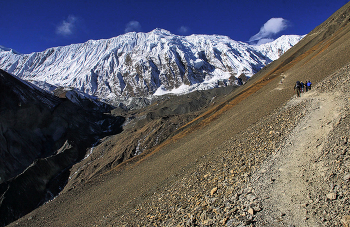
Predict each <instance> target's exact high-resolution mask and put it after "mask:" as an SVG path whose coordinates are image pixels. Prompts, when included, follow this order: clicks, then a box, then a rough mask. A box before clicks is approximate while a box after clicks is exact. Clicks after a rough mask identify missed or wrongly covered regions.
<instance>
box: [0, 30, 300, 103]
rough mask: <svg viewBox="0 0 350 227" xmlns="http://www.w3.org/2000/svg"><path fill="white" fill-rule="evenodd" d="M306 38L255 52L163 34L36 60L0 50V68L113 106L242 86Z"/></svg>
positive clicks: (211, 39)
mask: <svg viewBox="0 0 350 227" xmlns="http://www.w3.org/2000/svg"><path fill="white" fill-rule="evenodd" d="M302 37H303V36H297V35H290V36H282V37H281V38H279V39H277V40H275V41H274V42H272V43H267V44H264V45H261V46H252V45H248V44H246V43H243V42H237V41H234V40H231V39H230V38H229V37H226V36H217V35H191V36H177V35H174V34H171V33H170V32H168V31H166V30H163V29H155V30H153V31H151V32H149V33H135V32H133V33H127V34H124V35H121V36H118V37H115V38H111V39H106V40H90V41H88V42H85V43H82V44H73V45H70V46H64V47H55V48H50V49H47V50H46V51H43V52H39V53H32V54H18V53H16V52H14V51H13V50H11V49H6V48H4V47H2V48H0V67H1V68H2V69H3V70H5V71H7V72H8V73H11V74H13V75H16V76H18V77H19V78H21V79H24V80H26V81H30V82H32V83H35V84H36V85H38V86H40V87H42V88H44V89H46V90H54V89H55V88H57V87H65V88H67V87H70V88H75V89H77V90H78V91H80V92H83V93H86V94H88V95H91V96H95V97H97V98H99V99H100V100H103V101H105V102H108V103H110V104H113V105H118V104H119V103H120V102H122V103H124V104H126V105H128V104H129V103H128V101H127V100H128V98H132V97H137V98H140V97H143V98H145V97H148V96H150V95H162V94H165V93H188V92H191V91H194V90H205V89H210V88H214V87H219V86H227V85H228V84H237V83H240V82H239V81H238V80H237V78H238V77H240V76H241V75H242V76H243V75H244V76H247V77H250V76H252V75H253V74H254V73H256V72H258V71H259V70H260V69H261V68H263V67H264V66H266V65H267V64H269V63H270V62H272V61H274V60H276V59H278V58H279V57H280V56H281V55H282V54H283V53H284V52H286V51H287V50H288V49H289V48H290V47H292V46H293V45H295V44H296V43H297V42H298V41H299V40H301V39H302Z"/></svg>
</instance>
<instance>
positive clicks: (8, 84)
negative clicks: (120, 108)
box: [0, 70, 124, 225]
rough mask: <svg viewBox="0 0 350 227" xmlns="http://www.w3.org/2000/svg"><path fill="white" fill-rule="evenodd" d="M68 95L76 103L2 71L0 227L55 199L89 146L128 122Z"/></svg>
mask: <svg viewBox="0 0 350 227" xmlns="http://www.w3.org/2000/svg"><path fill="white" fill-rule="evenodd" d="M70 93H71V94H70V95H67V96H69V97H75V102H74V103H73V102H72V101H70V100H69V99H68V98H58V97H56V96H53V95H52V94H49V93H48V92H46V91H44V90H42V89H39V88H37V87H35V86H34V85H32V84H30V83H28V82H25V81H22V80H20V79H18V78H16V77H14V76H12V75H10V74H8V73H6V72H5V71H2V70H0V95H1V97H2V98H1V99H0V195H1V197H0V198H1V199H0V213H1V215H0V225H4V224H7V223H9V222H11V221H13V220H15V219H17V218H19V217H21V216H23V215H24V214H26V213H28V212H30V211H31V210H33V209H35V208H36V207H37V206H38V205H40V204H42V203H43V202H45V201H47V200H48V199H51V198H53V197H54V196H56V195H57V194H58V193H59V192H60V191H61V189H62V188H63V187H64V185H65V184H66V183H67V179H68V176H69V169H70V167H71V166H72V165H73V164H75V163H77V162H78V161H80V160H82V159H83V158H84V156H85V154H86V151H87V149H88V148H89V147H91V146H92V145H93V144H94V143H96V142H97V141H98V140H99V139H100V138H102V137H104V136H107V135H110V134H117V133H120V132H121V130H122V129H121V124H122V123H123V121H124V118H122V117H113V116H111V115H108V114H103V112H101V111H96V110H94V109H98V108H99V107H96V103H95V102H92V101H91V100H88V99H84V98H82V97H80V96H79V95H74V94H73V92H70ZM103 106H105V105H102V107H103ZM105 107H106V106H105ZM102 109H103V108H102Z"/></svg>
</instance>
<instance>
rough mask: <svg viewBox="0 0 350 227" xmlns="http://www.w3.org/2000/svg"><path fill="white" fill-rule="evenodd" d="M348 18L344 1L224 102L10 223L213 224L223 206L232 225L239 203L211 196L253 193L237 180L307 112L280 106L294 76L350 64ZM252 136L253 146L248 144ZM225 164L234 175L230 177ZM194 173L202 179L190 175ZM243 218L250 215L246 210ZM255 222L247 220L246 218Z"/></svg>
mask: <svg viewBox="0 0 350 227" xmlns="http://www.w3.org/2000/svg"><path fill="white" fill-rule="evenodd" d="M349 18H350V3H347V4H346V5H345V6H344V7H342V8H341V9H339V10H338V11H337V12H336V13H334V14H333V15H332V16H331V17H330V18H329V19H328V20H326V21H325V22H324V23H323V24H321V25H320V26H318V27H317V28H315V29H314V30H313V31H311V32H310V33H309V34H308V35H307V36H306V37H305V38H304V39H303V40H302V41H300V42H299V43H298V44H297V45H296V46H294V47H293V48H291V49H290V50H289V51H288V52H286V53H285V54H284V55H283V56H282V57H281V58H280V59H279V60H277V61H275V62H273V63H271V64H270V65H269V66H267V67H265V68H264V69H263V70H261V71H260V72H259V73H257V74H256V75H255V76H254V77H253V78H251V80H249V81H248V83H246V84H245V85H244V86H242V87H240V88H238V89H236V90H234V91H233V92H232V93H230V94H229V95H227V97H226V100H225V101H223V102H221V103H220V104H218V105H216V106H214V107H212V108H209V109H208V110H207V111H206V112H205V113H203V114H202V115H200V116H198V117H196V118H195V119H194V120H192V121H191V122H190V123H188V124H186V125H185V126H183V127H182V128H180V129H179V130H178V131H175V133H174V134H173V136H172V137H171V138H169V139H167V140H166V141H165V142H163V143H162V144H160V145H159V146H158V147H156V148H154V149H152V150H149V151H148V152H147V153H144V154H143V155H142V156H139V157H138V158H137V159H134V160H133V159H132V160H131V161H129V162H127V163H124V164H123V163H122V164H120V165H116V166H115V167H114V168H112V170H110V171H107V172H101V173H103V174H100V175H97V176H95V177H93V178H91V179H90V180H89V181H87V182H82V184H79V185H78V186H77V187H70V188H68V189H66V190H65V191H64V192H63V193H61V195H60V196H58V197H57V198H56V199H54V200H53V201H51V202H49V203H47V204H45V205H43V206H41V207H39V208H38V209H36V210H34V211H33V212H31V213H29V214H28V215H26V216H24V217H23V218H21V219H19V220H18V221H16V222H14V223H12V225H16V224H18V225H20V226H97V225H103V226H106V225H109V224H110V225H114V226H120V225H121V224H125V225H127V224H129V225H127V226H137V225H140V226H144V225H152V224H155V225H159V226H162V225H169V226H173V225H176V223H180V222H181V223H182V224H183V225H186V223H187V224H188V225H194V223H196V224H202V225H210V224H215V221H210V220H214V217H215V215H216V213H218V210H220V209H222V211H221V214H220V215H221V216H220V217H222V220H220V222H222V223H224V224H225V223H226V224H227V223H228V221H229V220H230V217H233V216H234V215H236V213H237V212H238V211H237V210H238V209H239V208H237V209H236V210H235V211H232V210H230V212H231V213H229V212H228V210H226V211H227V212H226V211H224V208H222V207H221V208H220V205H219V203H220V204H221V202H222V203H224V202H227V200H229V199H228V197H224V196H223V197H220V198H221V199H219V198H214V195H215V194H220V193H221V191H220V190H223V188H224V187H230V190H231V191H230V193H229V194H230V196H234V195H237V194H244V193H246V194H247V195H248V194H249V193H247V192H240V193H239V191H235V190H238V189H237V188H236V186H237V187H238V186H239V185H240V184H242V182H243V183H245V181H246V180H245V177H247V176H249V175H250V174H251V173H252V172H253V171H254V170H255V169H257V168H259V166H260V165H261V164H262V163H263V161H264V160H265V159H267V158H268V157H270V156H271V155H272V154H274V149H275V148H277V147H278V146H279V145H280V144H283V141H284V140H285V139H286V138H287V137H288V135H289V134H288V133H290V132H291V131H292V130H293V128H294V127H296V125H297V123H298V120H300V119H301V118H302V117H303V116H304V115H305V114H306V113H307V111H304V112H303V111H302V110H304V109H303V108H306V106H307V104H308V101H307V100H305V102H301V103H300V104H298V105H296V107H295V108H292V109H288V108H284V109H283V108H282V110H280V108H281V107H282V106H283V105H284V104H286V103H287V101H288V100H290V99H291V98H292V97H293V96H294V91H293V86H294V83H295V81H296V80H301V81H305V80H310V81H311V82H312V83H313V85H316V84H318V83H319V82H321V81H322V80H323V79H325V78H326V77H328V76H330V75H332V74H333V73H335V72H337V71H338V70H340V69H341V68H343V67H345V66H347V65H348V64H349V63H350V32H349V30H350V25H349V22H350V20H349ZM314 94H316V92H315V93H314ZM279 111H280V112H279ZM278 114H279V115H278ZM271 116H273V118H272V117H271ZM270 126H271V127H272V128H271V127H270ZM277 129H278V130H277ZM238 142H239V143H238ZM253 142H254V146H253V145H251V147H245V146H246V145H245V144H250V143H253ZM241 148H242V149H241ZM243 148H245V149H243ZM228 151H230V152H228ZM228 160H229V161H228ZM224 170H225V171H226V172H225V174H230V175H231V176H232V174H234V177H233V178H232V179H228V178H227V179H226V178H225V177H227V176H226V175H224V172H223V171H224ZM220 171H222V173H223V177H224V178H223V179H221V178H220V177H221V175H220V176H215V177H214V174H218V173H221V172H220ZM206 173H208V175H206ZM209 173H210V174H209ZM211 176H213V177H211ZM190 177H195V179H197V181H186V179H189V178H190ZM191 179H192V178H191ZM206 179H207V180H208V181H207V180H206ZM220 179H221V180H220ZM221 181H222V182H221ZM202 182H203V184H202ZM218 182H221V183H220V184H219V183H218ZM170 189H171V190H170ZM226 192H227V193H228V190H227V191H226ZM158 195H159V196H158ZM160 195H161V196H160ZM237 196H238V195H237ZM194 198H202V200H197V201H196V200H193V199H194ZM232 200H233V199H231V200H230V201H231V202H232ZM253 200H254V199H253ZM198 201H199V202H198ZM196 202H198V204H196ZM168 203H169V204H170V205H169V206H168V205H166V204H168ZM155 204H156V205H155ZM163 206H164V207H165V208H164V209H162V210H161V209H160V208H161V207H163ZM241 206H243V205H241ZM198 207H199V208H198ZM204 207H205V209H204ZM208 207H209V208H208ZM219 208H220V209H219ZM246 208H247V211H246V214H251V213H253V214H255V213H256V212H259V209H258V208H256V209H253V208H251V209H252V210H249V208H248V207H246ZM196 209H197V210H196ZM232 209H233V208H232ZM260 210H261V209H260ZM156 211H157V212H159V213H157V212H156ZM195 211H196V212H197V211H198V217H197V216H196V215H197V213H196V212H195ZM216 211H217V212H216ZM186 212H187V213H186ZM188 212H190V213H188ZM192 212H193V213H192ZM225 212H226V213H225ZM219 213H220V212H219ZM225 214H227V215H228V214H229V215H233V216H229V217H227V216H225ZM176 215H178V216H176ZM181 215H182V216H181ZM191 215H192V216H191ZM283 216H284V215H283V214H282V215H280V217H283ZM241 217H242V220H243V219H244V218H245V219H244V220H246V219H247V217H248V216H247V215H243V214H242V216H241ZM180 219H181V220H180ZM215 220H218V218H216V219H215ZM250 220H251V219H250ZM291 222H292V221H291ZM251 223H252V222H249V219H248V220H247V221H246V222H245V224H247V225H248V224H251ZM216 224H217V223H216ZM216 224H215V225H216ZM231 226H236V225H234V224H232V225H231Z"/></svg>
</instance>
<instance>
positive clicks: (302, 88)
mask: <svg viewBox="0 0 350 227" xmlns="http://www.w3.org/2000/svg"><path fill="white" fill-rule="evenodd" d="M304 85H305V84H304V83H303V81H300V86H301V88H300V91H301V93H304Z"/></svg>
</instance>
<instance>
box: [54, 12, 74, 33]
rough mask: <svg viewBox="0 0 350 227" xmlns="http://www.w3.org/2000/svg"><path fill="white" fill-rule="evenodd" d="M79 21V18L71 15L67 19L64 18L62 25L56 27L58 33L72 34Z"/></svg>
mask: <svg viewBox="0 0 350 227" xmlns="http://www.w3.org/2000/svg"><path fill="white" fill-rule="evenodd" d="M77 23H78V18H77V17H75V16H72V15H70V16H69V17H68V18H67V19H66V20H63V21H62V22H61V23H60V25H58V26H57V27H56V34H58V35H62V36H70V35H72V34H73V33H74V31H75V29H76V26H77Z"/></svg>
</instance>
